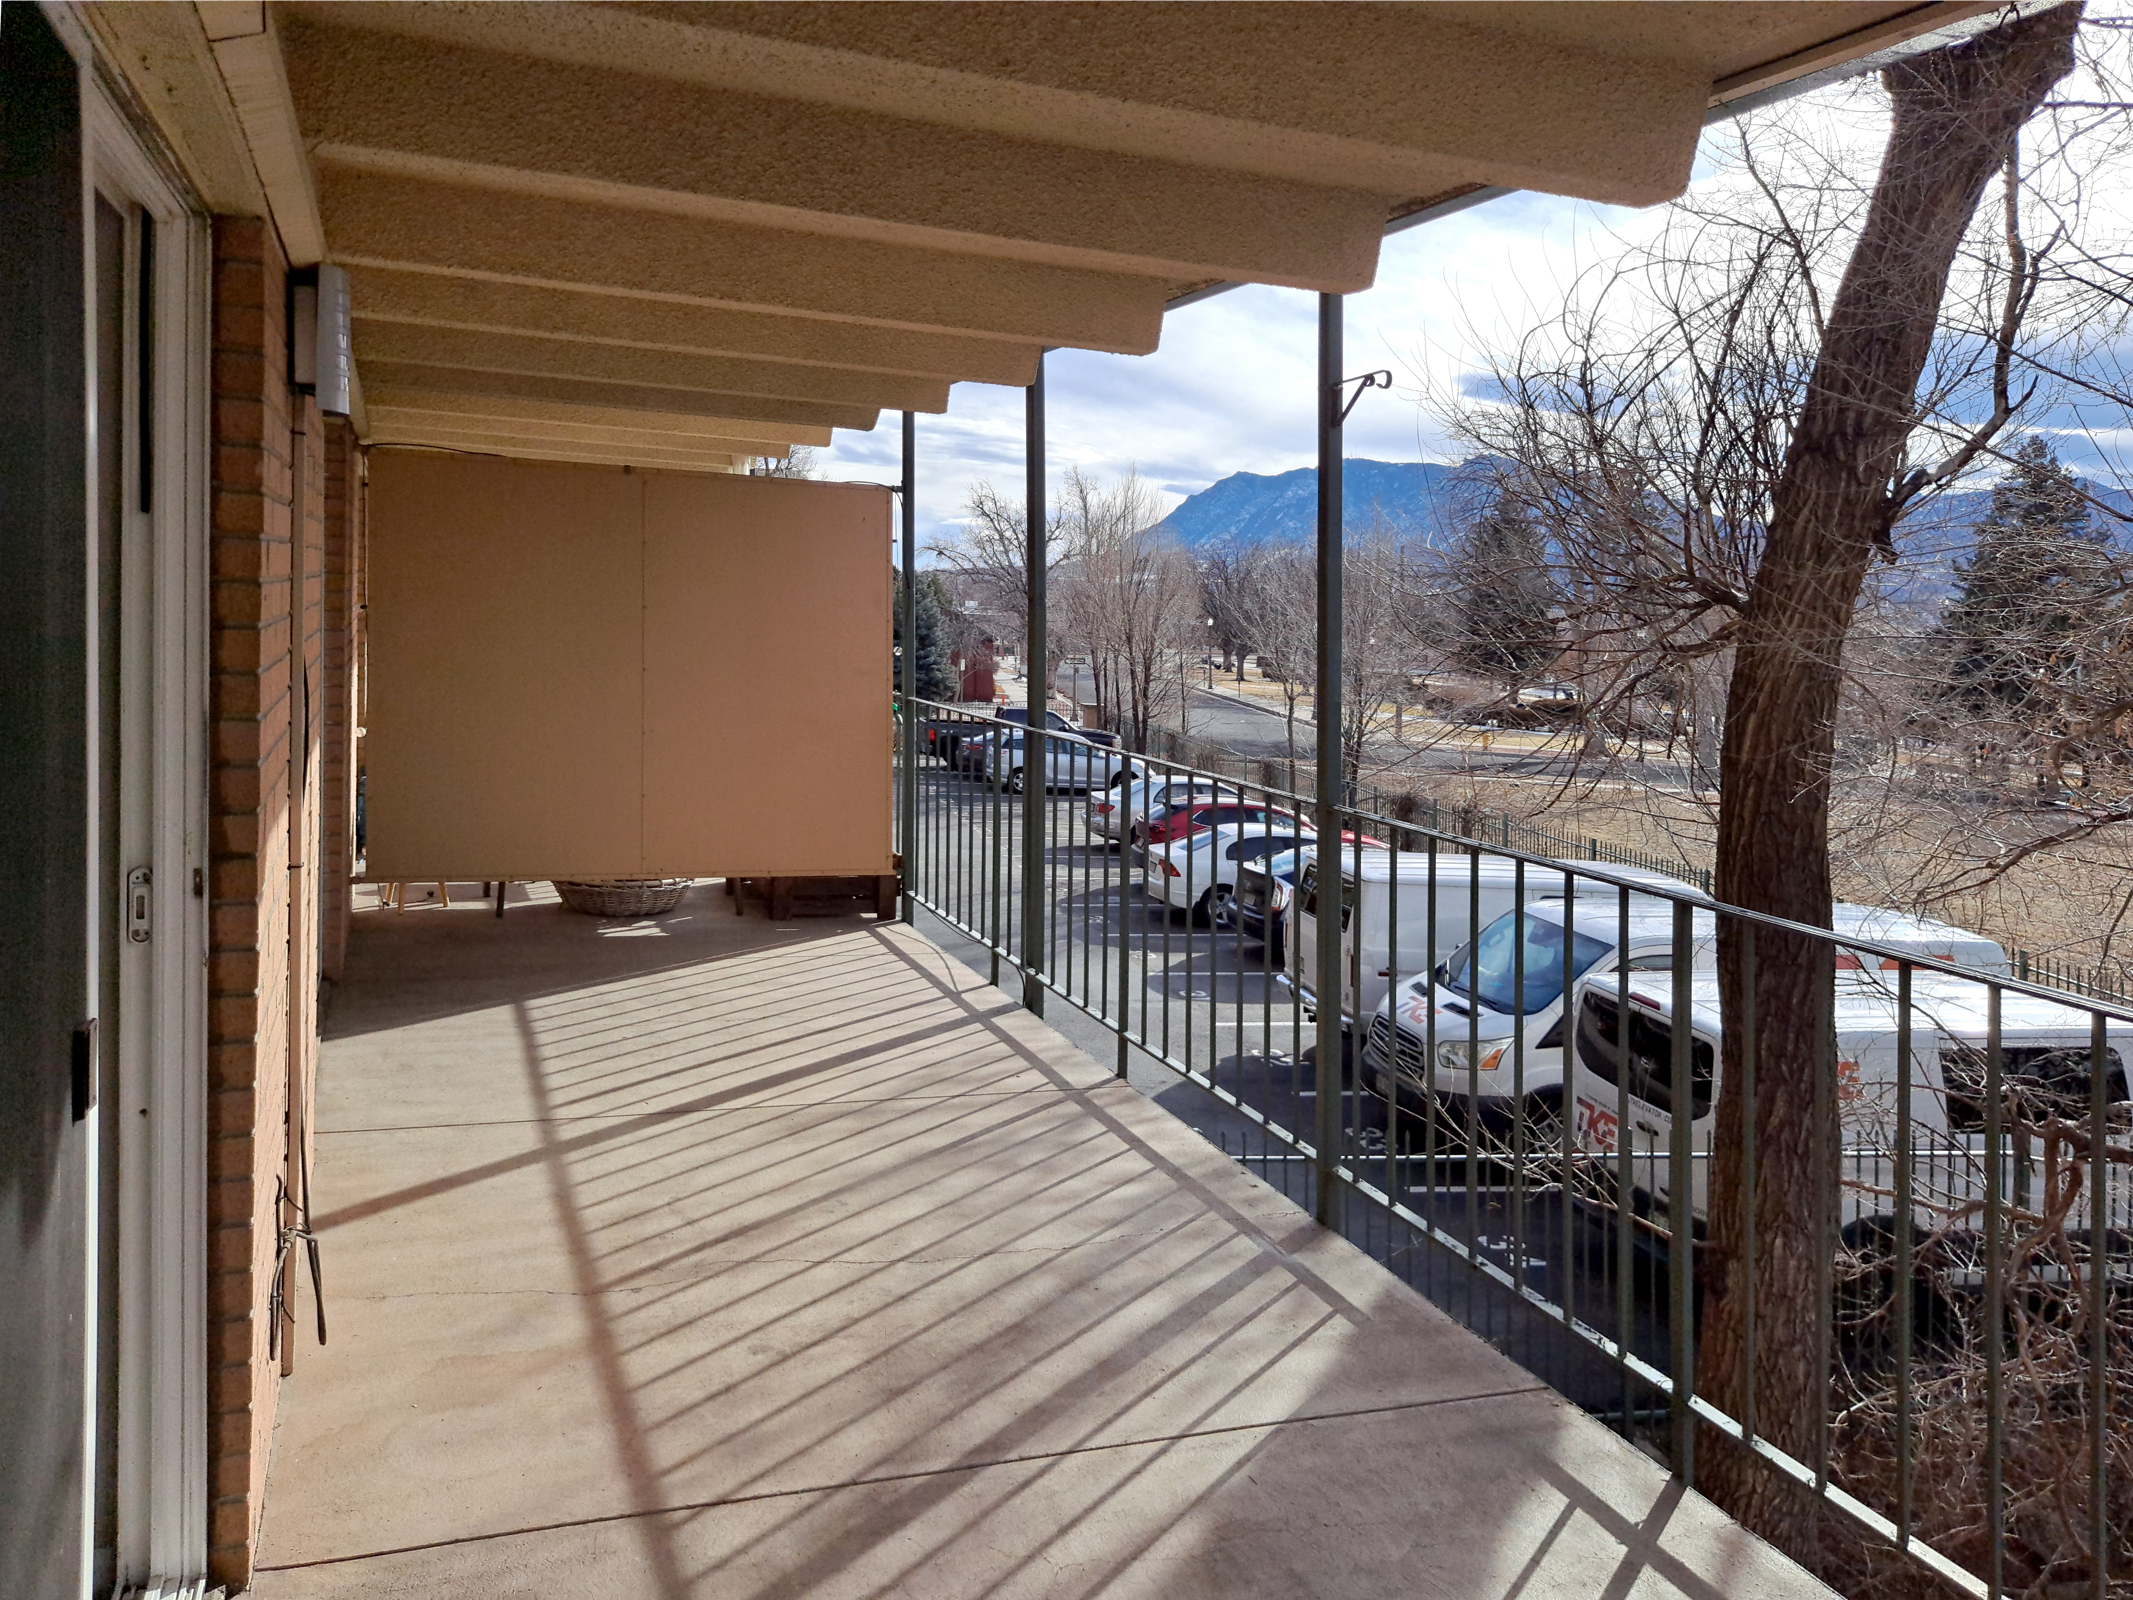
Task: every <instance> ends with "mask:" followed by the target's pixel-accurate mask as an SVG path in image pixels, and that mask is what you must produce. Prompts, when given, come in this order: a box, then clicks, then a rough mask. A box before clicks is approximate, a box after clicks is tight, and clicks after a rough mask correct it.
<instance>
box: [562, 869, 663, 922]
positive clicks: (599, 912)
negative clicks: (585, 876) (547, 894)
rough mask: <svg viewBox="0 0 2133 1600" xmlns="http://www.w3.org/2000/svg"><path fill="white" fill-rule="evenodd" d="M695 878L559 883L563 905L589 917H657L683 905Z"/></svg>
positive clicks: (621, 879)
mask: <svg viewBox="0 0 2133 1600" xmlns="http://www.w3.org/2000/svg"><path fill="white" fill-rule="evenodd" d="M695 881H696V880H695V879H693V878H597V879H589V880H586V881H584V882H579V883H565V882H563V881H562V880H561V879H557V880H556V886H555V892H556V893H557V894H559V895H561V896H562V897H563V904H565V905H566V906H568V907H570V909H571V910H573V911H582V912H584V913H585V914H586V915H587V916H588V917H657V916H663V915H664V914H665V913H667V912H669V911H672V910H673V909H674V908H675V907H676V906H678V905H680V904H681V897H682V896H683V895H685V894H687V893H688V892H689V885H690V884H692V883H694V882H695Z"/></svg>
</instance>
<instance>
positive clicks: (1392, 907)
mask: <svg viewBox="0 0 2133 1600" xmlns="http://www.w3.org/2000/svg"><path fill="white" fill-rule="evenodd" d="M1355 831H1356V832H1357V833H1361V832H1362V831H1363V830H1362V823H1361V819H1360V818H1359V819H1357V824H1356V830H1355ZM1385 862H1386V875H1385V899H1386V912H1385V1015H1386V1017H1387V1018H1388V1019H1393V1018H1397V1017H1398V1016H1399V1009H1400V830H1399V829H1397V828H1395V829H1393V831H1392V834H1391V837H1389V838H1388V839H1386V841H1385ZM1358 942H1360V940H1359V941H1358ZM1376 1016H1377V1013H1376V1012H1375V1011H1372V1010H1371V1009H1370V1008H1369V1007H1368V1006H1366V1005H1365V1004H1363V997H1362V996H1361V995H1360V994H1358V995H1357V997H1356V1007H1355V1026H1356V1037H1355V1053H1356V1061H1355V1072H1356V1084H1355V1106H1356V1114H1357V1119H1358V1120H1360V1119H1361V1115H1362V1107H1363V1082H1362V1073H1363V1059H1362V1057H1363V1050H1364V1048H1365V1047H1366V1045H1367V1043H1368V1041H1369V1038H1370V1028H1371V1024H1372V1022H1373V1021H1374V1020H1375V1018H1376ZM1389 1037H1390V1039H1391V1041H1392V1062H1393V1064H1394V1065H1395V1066H1397V1064H1398V1062H1399V1059H1400V1051H1399V1035H1398V1034H1397V1033H1394V1034H1391V1035H1390V1036H1389ZM1399 1157H1400V1084H1399V1078H1398V1075H1397V1073H1394V1074H1392V1075H1391V1076H1388V1078H1387V1079H1386V1082H1385V1193H1386V1194H1387V1195H1388V1196H1389V1197H1391V1198H1392V1199H1394V1200H1397V1199H1399V1198H1400V1196H1401V1195H1402V1194H1403V1193H1404V1192H1405V1191H1403V1190H1402V1189H1401V1188H1400V1181H1399ZM1386 1243H1387V1245H1388V1247H1389V1246H1390V1244H1391V1229H1390V1227H1389V1226H1388V1227H1387V1230H1386Z"/></svg>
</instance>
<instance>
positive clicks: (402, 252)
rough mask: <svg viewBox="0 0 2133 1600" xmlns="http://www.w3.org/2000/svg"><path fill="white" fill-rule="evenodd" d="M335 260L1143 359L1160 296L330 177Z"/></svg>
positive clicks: (942, 254)
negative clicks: (658, 296) (611, 291)
mask: <svg viewBox="0 0 2133 1600" xmlns="http://www.w3.org/2000/svg"><path fill="white" fill-rule="evenodd" d="M319 200H320V205H321V208H322V211H323V214H324V216H325V222H326V236H327V237H328V238H329V239H331V240H332V241H333V251H334V259H335V260H336V261H338V262H340V263H342V264H343V265H355V266H385V267H412V268H418V269H428V270H433V271H441V272H450V273H458V274H462V275H466V276H479V277H485V278H491V279H501V280H504V281H507V282H518V283H530V284H536V285H550V286H558V287H563V288H584V289H600V288H614V289H620V290H625V291H635V292H640V293H651V294H663V295H672V296H674V297H676V298H679V299H684V300H688V301H691V302H693V303H695V304H698V305H708V306H726V307H731V308H733V309H736V310H742V311H773V312H783V313H786V314H789V315H801V316H812V317H819V318H824V319H827V320H831V321H844V322H856V323H862V324H871V325H873V326H877V327H885V328H910V329H917V330H919V331H922V332H951V333H966V334H971V333H974V334H981V335H988V336H991V337H994V338H1002V339H1016V340H1021V341H1024V342H1027V343H1034V344H1043V345H1051V346H1060V345H1069V346H1074V347H1077V348H1082V349H1091V350H1109V351H1113V352H1117V353H1120V354H1131V355H1144V354H1146V353H1147V352H1149V351H1151V350H1153V349H1154V348H1155V347H1156V341H1157V340H1158V339H1159V338H1160V337H1161V334H1162V321H1163V300H1164V297H1165V295H1166V294H1167V293H1168V292H1169V288H1168V285H1167V284H1166V283H1165V282H1164V281H1163V280H1161V279H1157V278H1139V277H1127V276H1124V275H1120V274H1115V273H1107V272H1084V271H1080V270H1077V269H1074V268H1070V267H1050V266H1042V265H1038V264H1036V263H1032V262H1025V261H997V260H990V259H986V258H982V257H977V256H969V255H956V254H952V253H949V252H947V251H938V250H913V249H907V248H905V247H903V246H900V245H885V244H877V243H875V242H873V241H872V240H867V239H835V238H827V237H823V236H820V235H812V234H801V233H793V232H789V231H787V230H784V229H777V228H751V227H741V226H737V225H735V224H731V223H722V222H707V221H703V220H701V219H699V218H695V217H678V216H672V215H668V214H664V213H660V212H653V211H624V210H618V209H617V208H615V207H613V206H600V205H586V204H583V203H581V202H577V201H570V200H552V199H548V198H546V197H544V196H538V195H518V194H504V193H499V192H497V191H495V190H487V189H467V188H461V187H458V186H456V185H451V184H440V183H430V182H426V181H424V180H421V179H415V178H398V177H381V176H378V175H376V174H373V173H362V172H350V171H347V170H345V169H341V168H333V167H329V168H327V169H325V170H324V171H323V172H322V173H321V174H320V185H319Z"/></svg>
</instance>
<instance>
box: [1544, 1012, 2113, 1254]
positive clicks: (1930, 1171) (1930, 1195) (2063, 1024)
mask: <svg viewBox="0 0 2133 1600" xmlns="http://www.w3.org/2000/svg"><path fill="white" fill-rule="evenodd" d="M1674 1002H1675V995H1674V980H1673V978H1672V976H1671V975H1667V974H1660V973H1639V974H1636V975H1635V976H1633V977H1632V978H1631V979H1630V981H1629V995H1628V1005H1627V1007H1626V1008H1625V1006H1624V1004H1623V995H1622V986H1621V983H1620V980H1619V978H1618V977H1617V976H1616V975H1615V974H1613V973H1608V974H1605V975H1600V974H1595V975H1594V976H1593V977H1592V978H1591V979H1589V980H1588V981H1587V982H1586V983H1585V984H1584V985H1582V986H1581V987H1580V989H1579V991H1578V994H1577V1011H1576V1022H1575V1038H1574V1040H1573V1052H1572V1053H1573V1058H1574V1059H1573V1064H1572V1078H1571V1084H1572V1093H1573V1096H1574V1100H1575V1107H1574V1110H1573V1113H1572V1135H1573V1138H1574V1140H1575V1143H1576V1145H1577V1147H1578V1148H1579V1149H1580V1150H1582V1151H1586V1152H1589V1153H1593V1154H1598V1155H1608V1156H1612V1155H1615V1154H1616V1153H1617V1152H1618V1150H1619V1149H1620V1148H1621V1146H1622V1143H1623V1141H1624V1140H1625V1139H1626V1140H1627V1144H1628V1150H1629V1154H1630V1158H1631V1163H1632V1179H1633V1182H1634V1183H1635V1184H1636V1186H1637V1188H1638V1190H1639V1191H1640V1192H1641V1193H1642V1194H1643V1195H1645V1196H1646V1197H1647V1198H1648V1199H1649V1200H1650V1201H1651V1202H1652V1203H1653V1204H1655V1205H1656V1206H1657V1207H1658V1208H1659V1209H1660V1210H1661V1211H1664V1209H1665V1208H1666V1207H1667V1205H1668V1203H1669V1201H1670V1198H1671V1195H1672V1192H1673V1185H1674V1181H1675V1178H1674V1174H1673V1173H1672V1171H1671V1170H1670V1161H1669V1150H1670V1147H1671V1141H1672V1137H1673V1117H1674V1115H1675V1110H1676V1102H1675V1099H1674V1085H1673V1082H1672V1079H1673V1065H1674V1027H1675V1018H1676V1006H1675V1003H1674ZM1987 1004H1988V1000H1987V990H1986V986H1985V985H1984V984H1982V983H1979V982H1977V981H1976V980H1974V979H1970V978H1954V977H1948V976H1945V975H1942V974H1938V973H1917V974H1915V975H1914V976H1913V978H1912V983H1911V1126H1912V1130H1913V1135H1912V1149H1913V1159H1912V1194H1913V1200H1914V1210H1915V1214H1914V1217H1913V1221H1914V1223H1915V1224H1917V1225H1918V1226H1919V1227H1921V1228H1940V1227H1945V1226H1947V1225H1949V1224H1950V1223H1951V1222H1956V1221H1960V1218H1961V1214H1962V1212H1963V1211H1964V1209H1965V1208H1967V1207H1971V1206H1974V1205H1975V1204H1976V1202H1978V1201H1979V1200H1982V1199H1983V1198H1984V1194H1985V1176H1984V1169H1983V1165H1982V1159H1981V1158H1982V1157H1983V1155H1984V1137H1983V1129H1984V1105H1983V1092H1984V1087H1985V1047H1986V1025H1987V1015H1986V1008H1987ZM1625 1009H1626V1012H1627V1024H1626V1027H1625V1022H1624V1013H1625ZM1898 1010H1899V1007H1898V1002H1897V996H1896V981H1895V980H1894V979H1893V978H1890V977H1885V976H1883V975H1882V974H1880V973H1878V972H1862V971H1857V970H1848V971H1844V972H1840V973H1839V974H1838V975H1837V978H1836V1034H1837V1098H1838V1112H1839V1117H1840V1120H1841V1126H1842V1129H1843V1140H1844V1163H1843V1178H1844V1184H1845V1187H1844V1199H1843V1210H1842V1214H1841V1217H1840V1219H1839V1221H1840V1225H1843V1226H1850V1225H1851V1224H1853V1223H1856V1222H1859V1221H1861V1220H1862V1219H1868V1218H1885V1217H1888V1216H1889V1215H1890V1213H1891V1209H1892V1201H1891V1199H1890V1196H1891V1195H1892V1194H1893V1192H1894V1189H1895V1149H1896V1142H1897V1127H1898V1118H1897V1090H1898V1056H1897V1050H1896V1043H1897V1020H1898ZM1689 1013H1690V1025H1691V1029H1692V1033H1691V1040H1690V1068H1689V1071H1690V1099H1689V1105H1688V1114H1689V1116H1690V1117H1691V1119H1692V1121H1691V1126H1690V1142H1691V1146H1692V1150H1693V1155H1692V1157H1691V1160H1690V1169H1691V1181H1692V1184H1693V1189H1692V1204H1693V1206H1694V1208H1695V1214H1696V1215H1697V1216H1698V1217H1699V1218H1700V1217H1702V1216H1703V1215H1704V1214H1705V1206H1706V1202H1707V1198H1708V1193H1709V1168H1710V1152H1711V1148H1712V1143H1713V1138H1714V1135H1715V1133H1716V1130H1717V1115H1716V1105H1717V1097H1718V1094H1719V1091H1720V1089H1721V1087H1722V1083H1723V1068H1722V1058H1721V1052H1720V1041H1721V1037H1722V1035H1721V1033H1720V1028H1719V1012H1718V979H1717V975H1716V974H1715V973H1713V974H1704V975H1701V976H1698V977H1697V978H1695V979H1693V980H1692V982H1691V986H1690V1003H1689ZM2089 1019H2090V1013H2088V1012H2087V1011H2084V1010H2082V1009H2080V1008H2079V1007H2077V1006H2071V1005H2061V1004H2059V1003H2057V1002H2055V1001H2050V1000H2039V999H2036V998H2033V997H2032V996H2029V995H2024V994H2011V993H2003V994H2002V996H2001V1003H2000V1054H2001V1075H2002V1083H2003V1085H2004V1086H2005V1088H2006V1090H2007V1092H2008V1093H2009V1094H2011V1095H2013V1096H2014V1097H2016V1098H2017V1099H2018V1100H2021V1101H2023V1102H2025V1103H2026V1104H2027V1105H2028V1106H2029V1108H2030V1109H2031V1111H2032V1113H2033V1114H2036V1115H2042V1114H2044V1113H2046V1112H2053V1111H2055V1112H2057V1113H2058V1114H2059V1115H2061V1116H2065V1117H2068V1118H2070V1119H2077V1120H2081V1121H2086V1119H2087V1117H2088V1114H2089V1113H2088V1104H2089V1100H2088V1097H2089V1094H2090V1077H2089V1073H2090V1063H2089V1047H2090V1020H2089ZM1625 1042H1626V1046H1627V1048H1626V1050H1625V1048H1624V1045H1625ZM2105 1043H2106V1053H2105V1070H2106V1072H2107V1073H2108V1074H2109V1077H2108V1078H2107V1080H2106V1084H2105V1092H2106V1094H2107V1095H2108V1096H2109V1098H2110V1099H2111V1100H2112V1101H2113V1102H2122V1101H2124V1100H2125V1098H2126V1072H2125V1060H2126V1056H2127V1054H2128V1053H2129V1052H2133V1024H2129V1023H2124V1022H2120V1021H2117V1020H2116V1019H2112V1020H2111V1021H2110V1023H2109V1026H2108V1027H2107V1028H2106V1030H2105ZM1625 1113H1626V1116H1625ZM2121 1116H2122V1112H2121ZM1625 1121H1626V1124H1627V1128H1626V1131H1625V1126H1624V1124H1625ZM2030 1159H2031V1160H2032V1161H2033V1162H2035V1161H2041V1159H2042V1158H2041V1154H2040V1153H2039V1152H2037V1151H2036V1150H2035V1149H2034V1148H2033V1149H2032V1150H2031V1153H2030ZM2003 1160H2005V1161H2006V1162H2007V1163H2008V1165H2007V1166H2006V1167H2003V1171H2002V1181H2003V1189H2002V1193H2003V1194H2007V1195H2009V1196H2010V1197H2011V1196H2013V1195H2014V1194H2016V1193H2017V1191H2018V1188H2019V1186H2020V1184H2021V1182H2022V1180H2023V1179H2024V1178H2026V1179H2027V1180H2028V1182H2029V1185H2030V1187H2031V1188H2032V1190H2033V1191H2034V1190H2038V1189H2041V1185H2042V1181H2043V1180H2042V1176H2041V1173H2040V1171H2037V1170H2032V1171H2030V1172H2028V1173H2018V1172H2016V1171H2014V1170H2013V1158H2012V1157H2007V1156H2003ZM2109 1183H2110V1195H2109V1210H2110V1216H2111V1226H2112V1227H2113V1228H2114V1229H2116V1228H2122V1227H2124V1226H2125V1225H2126V1223H2127V1222H2128V1221H2129V1220H2133V1206H2129V1198H2133V1175H2129V1174H2128V1173H2127V1172H2126V1171H2125V1169H2124V1168H2123V1167H2114V1168H2113V1169H2112V1172H2111V1177H2110V1179H2109ZM2085 1205H2086V1202H2085V1201H2084V1207H2085ZM2084 1214H2085V1210H2084Z"/></svg>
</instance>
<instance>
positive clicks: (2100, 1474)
mask: <svg viewBox="0 0 2133 1600" xmlns="http://www.w3.org/2000/svg"><path fill="white" fill-rule="evenodd" d="M2110 1106H2111V1054H2110V1049H2109V1046H2108V1042H2107V1039H2106V1036H2105V1033H2104V1018H2103V1013H2102V1012H2100V1011H2094V1012H2091V1013H2090V1014H2089V1170H2088V1184H2089V1281H2088V1284H2087V1289H2088V1296H2089V1303H2088V1308H2087V1309H2088V1323H2089V1326H2088V1334H2089V1383H2088V1389H2089V1393H2088V1402H2089V1574H2090V1575H2089V1592H2090V1595H2091V1596H2092V1600H2105V1597H2106V1596H2107V1595H2108V1594H2109V1593H2110V1589H2111V1503H2110V1483H2109V1480H2108V1465H2109V1460H2108V1455H2107V1452H2108V1449H2109V1437H2108V1430H2107V1421H2108V1418H2109V1416H2110V1410H2109V1401H2110V1368H2109V1365H2108V1363H2109V1360H2110V1350H2111V1344H2110V1325H2109V1322H2108V1320H2107V1318H2108V1317H2109V1314H2110V1294H2109V1288H2108V1285H2107V1282H2106V1280H2107V1279H2108V1278H2109V1276H2110V1269H2111V1247H2110V1220H2111V1218H2110V1204H2109V1195H2110V1189H2111V1181H2110V1172H2111V1169H2110V1166H2109V1164H2108V1163H2107V1162H2106V1161H2105V1160H2104V1146H2105V1142H2106V1140H2108V1138H2109V1137H2110V1132H2111V1122H2110V1116H2111V1112H2110Z"/></svg>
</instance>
